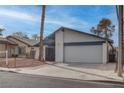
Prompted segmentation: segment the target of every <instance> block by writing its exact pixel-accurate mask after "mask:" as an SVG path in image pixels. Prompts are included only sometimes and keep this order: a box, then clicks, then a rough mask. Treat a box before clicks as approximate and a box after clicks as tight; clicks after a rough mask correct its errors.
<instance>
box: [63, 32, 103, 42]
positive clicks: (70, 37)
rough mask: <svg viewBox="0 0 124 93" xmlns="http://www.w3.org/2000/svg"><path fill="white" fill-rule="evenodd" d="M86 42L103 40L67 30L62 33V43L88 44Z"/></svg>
mask: <svg viewBox="0 0 124 93" xmlns="http://www.w3.org/2000/svg"><path fill="white" fill-rule="evenodd" d="M88 41H89V42H91V41H103V40H102V39H98V38H95V37H93V36H89V35H85V34H81V33H78V32H74V31H69V30H66V31H64V43H68V42H88Z"/></svg>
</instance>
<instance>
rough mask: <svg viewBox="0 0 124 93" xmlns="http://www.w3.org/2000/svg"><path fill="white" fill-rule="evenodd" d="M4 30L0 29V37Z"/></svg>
mask: <svg viewBox="0 0 124 93" xmlns="http://www.w3.org/2000/svg"><path fill="white" fill-rule="evenodd" d="M4 30H5V29H4V28H0V36H2V32H3V31H4Z"/></svg>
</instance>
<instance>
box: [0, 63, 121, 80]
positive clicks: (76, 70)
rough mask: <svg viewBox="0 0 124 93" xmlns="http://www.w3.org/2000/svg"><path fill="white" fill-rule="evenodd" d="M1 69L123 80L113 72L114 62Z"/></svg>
mask: <svg viewBox="0 0 124 93" xmlns="http://www.w3.org/2000/svg"><path fill="white" fill-rule="evenodd" d="M0 69H1V70H9V71H15V72H18V73H26V74H34V75H43V76H52V77H62V78H72V79H80V80H111V81H123V78H120V77H118V76H117V73H115V72H114V69H115V64H113V63H112V64H69V63H50V62H47V64H44V65H40V66H37V67H28V68H16V69H11V68H9V69H7V68H0Z"/></svg>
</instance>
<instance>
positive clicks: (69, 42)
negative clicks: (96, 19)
mask: <svg viewBox="0 0 124 93" xmlns="http://www.w3.org/2000/svg"><path fill="white" fill-rule="evenodd" d="M44 42H45V47H46V48H45V60H50V61H56V62H69V63H73V62H79V63H103V64H105V63H106V62H107V45H106V39H105V38H102V37H99V36H96V35H93V34H89V33H86V32H82V31H77V30H74V29H70V28H66V27H61V28H59V29H58V30H56V31H55V32H54V33H52V34H50V35H49V36H47V37H46V38H45V39H44ZM112 42H113V41H112V40H109V46H108V48H109V50H111V49H112V48H113V46H112Z"/></svg>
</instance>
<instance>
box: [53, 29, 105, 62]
mask: <svg viewBox="0 0 124 93" xmlns="http://www.w3.org/2000/svg"><path fill="white" fill-rule="evenodd" d="M55 41H56V42H55V61H56V62H63V61H64V56H65V55H64V43H70V42H88V41H89V42H91V41H103V39H99V38H96V37H93V36H89V35H83V34H80V33H78V32H73V31H68V30H67V31H58V32H56V34H55ZM101 46H102V47H103V48H101V49H102V50H101V51H104V52H102V54H101V56H102V58H103V59H102V62H103V63H106V45H105V44H104V45H101Z"/></svg>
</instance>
